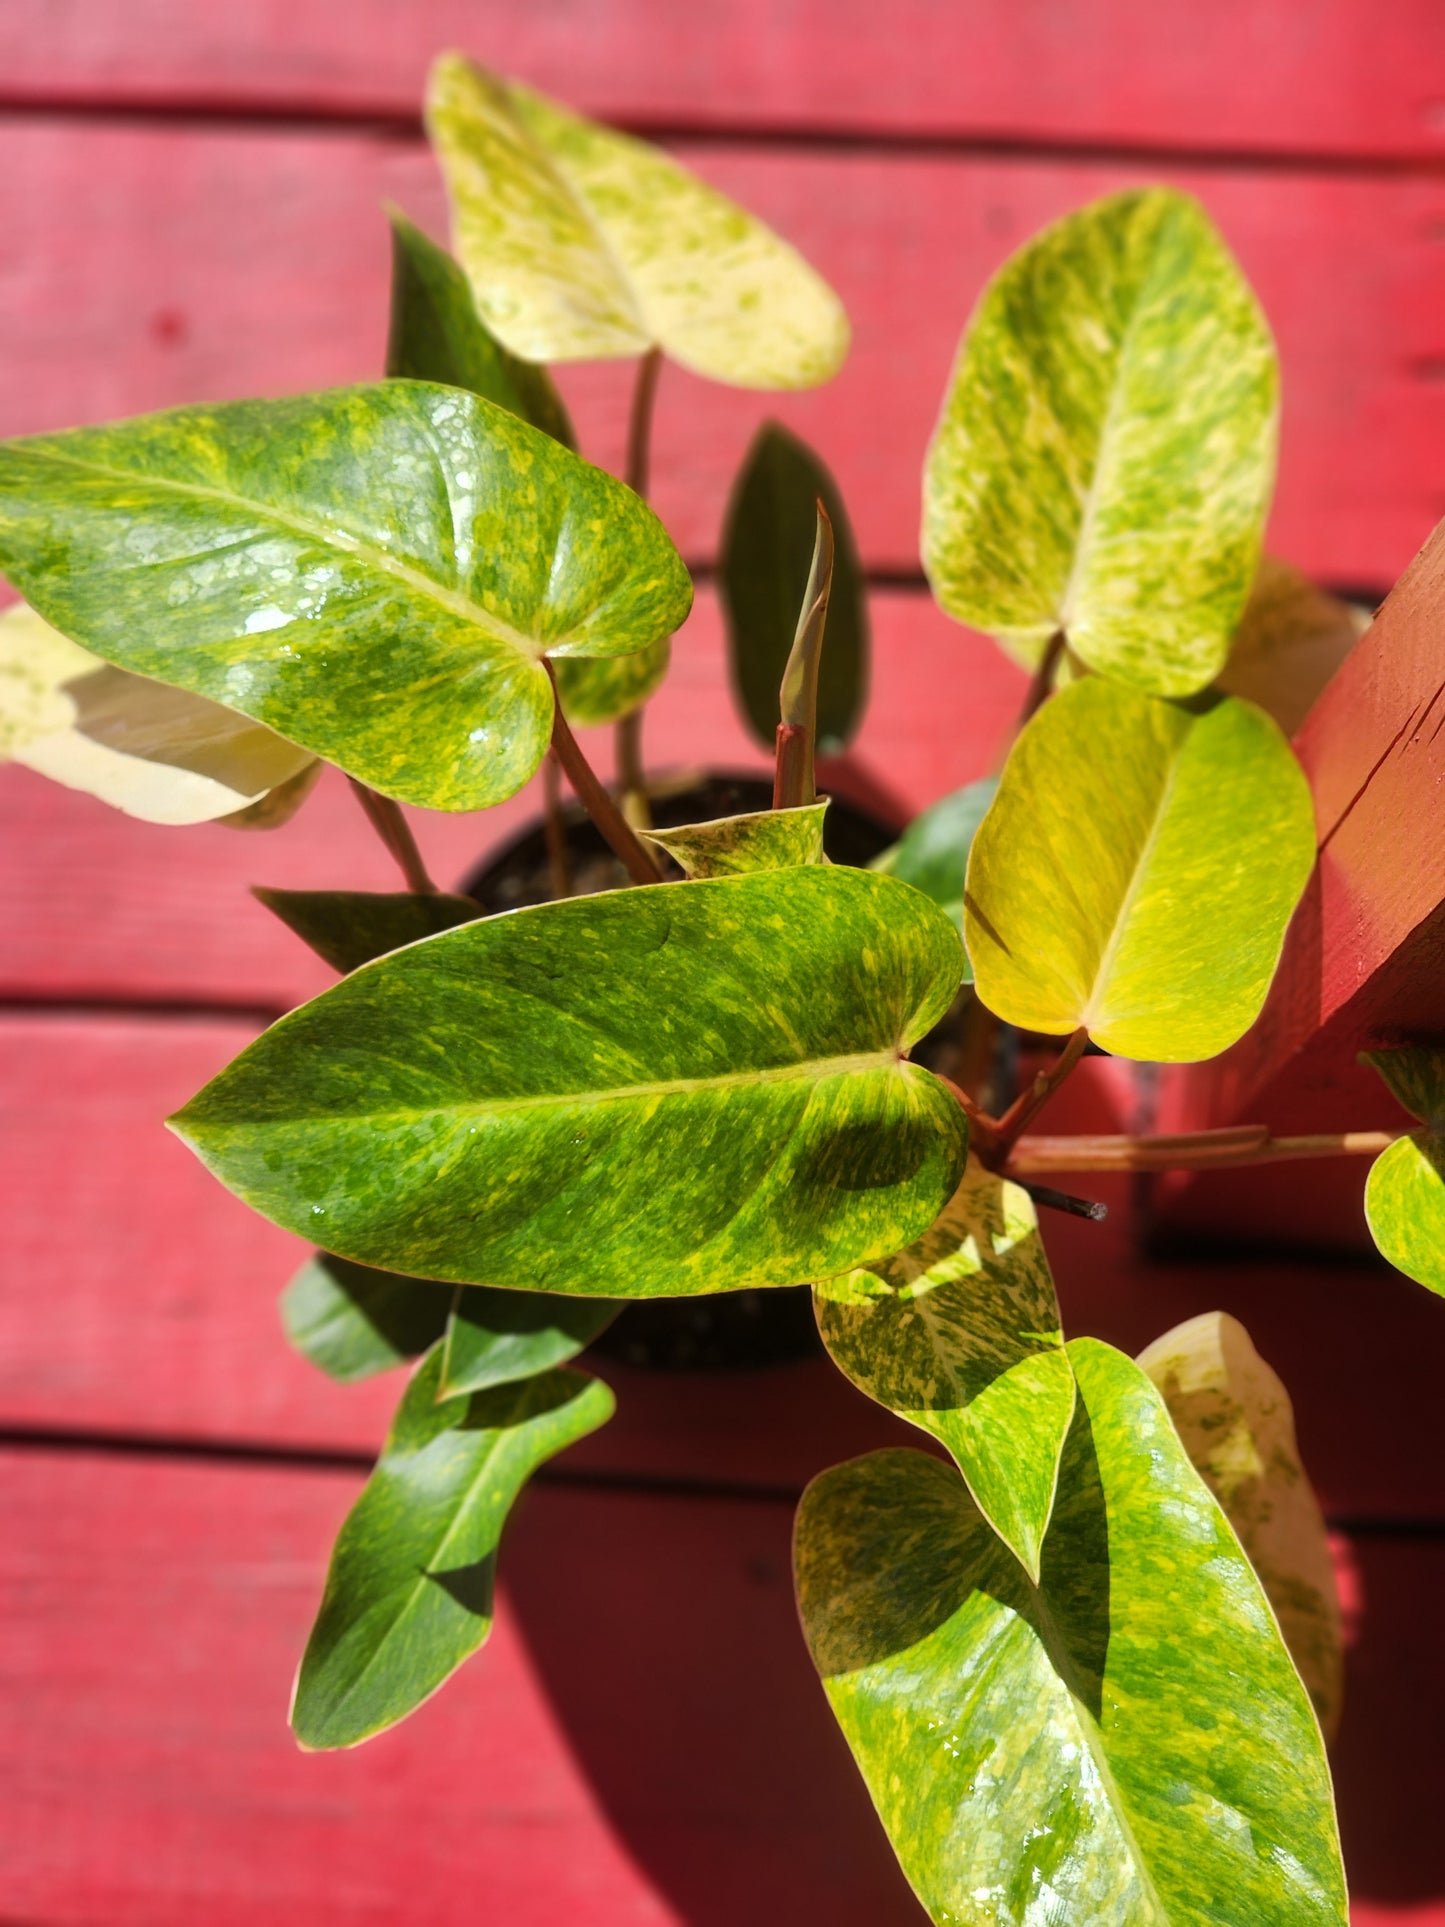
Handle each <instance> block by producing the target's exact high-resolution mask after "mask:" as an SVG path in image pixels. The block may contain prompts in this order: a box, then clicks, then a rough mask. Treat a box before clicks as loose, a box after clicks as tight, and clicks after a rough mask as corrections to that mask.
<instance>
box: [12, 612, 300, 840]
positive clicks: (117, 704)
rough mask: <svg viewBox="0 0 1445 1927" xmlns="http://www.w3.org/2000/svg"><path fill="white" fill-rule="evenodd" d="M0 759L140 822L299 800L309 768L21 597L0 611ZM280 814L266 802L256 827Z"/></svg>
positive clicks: (253, 728) (260, 731)
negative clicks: (103, 651)
mask: <svg viewBox="0 0 1445 1927" xmlns="http://www.w3.org/2000/svg"><path fill="white" fill-rule="evenodd" d="M3 757H8V758H9V759H10V760H12V761H14V762H17V763H23V764H24V765H25V766H26V767H27V768H29V769H33V770H35V771H37V772H38V773H39V774H40V775H41V776H48V777H50V778H51V780H52V781H53V782H56V783H63V784H64V785H65V787H66V788H67V789H73V790H83V791H84V792H85V794H86V795H87V796H94V797H98V798H99V800H100V801H101V802H102V803H109V804H110V805H111V807H112V808H113V809H118V810H122V811H124V813H125V814H126V815H127V816H134V817H139V818H140V820H141V821H142V822H144V823H169V824H183V823H210V822H214V821H215V820H217V819H218V818H219V819H225V818H226V817H230V816H233V815H235V814H236V813H238V812H243V811H244V812H250V811H252V810H254V808H255V807H256V805H258V804H259V803H261V802H263V801H265V800H266V799H268V798H270V797H274V796H275V795H276V793H277V791H278V790H285V789H288V786H290V793H289V794H288V795H287V797H286V798H285V799H284V800H285V801H286V802H288V803H291V802H292V801H293V798H294V804H299V803H300V801H301V798H302V796H304V794H305V793H306V790H308V789H309V788H310V786H311V783H312V782H313V781H314V780H315V776H316V773H317V765H316V761H315V758H314V757H312V756H310V755H309V754H308V753H307V752H306V751H305V750H304V749H297V747H296V745H295V744H294V743H288V742H284V741H283V740H282V738H281V737H279V736H276V735H274V734H273V733H272V732H271V731H270V730H269V729H265V728H263V727H262V726H261V725H260V724H259V723H253V722H251V721H250V720H249V719H248V718H247V717H245V716H238V715H237V714H236V712H235V710H234V709H224V708H222V706H221V705H220V704H219V703H213V702H208V701H207V699H206V698H205V697H204V696H192V695H188V694H187V693H186V692H185V691H184V690H180V689H168V688H167V687H166V686H165V684H164V683H159V682H152V681H151V680H150V679H149V678H148V677H145V676H133V675H130V674H129V673H128V672H127V671H126V670H124V669H115V668H112V666H111V665H110V664H109V663H108V662H102V661H101V659H100V657H99V656H93V655H91V653H90V651H89V650H87V649H82V648H81V647H80V645H79V643H75V642H72V641H71V640H70V639H69V637H68V636H63V635H61V633H60V631H59V630H58V629H53V628H52V627H51V626H50V624H49V623H48V622H46V621H45V620H44V618H43V617H42V616H39V615H37V614H36V612H35V610H34V609H28V608H27V607H26V606H25V604H24V603H23V602H18V603H16V604H15V605H14V606H13V607H12V608H9V609H7V610H5V612H4V614H3V615H0V758H3ZM301 779H304V786H303V787H301V793H300V795H296V794H295V789H296V787H297V786H298V785H299V784H300V782H301ZM293 806H294V805H293ZM291 813H292V810H291V809H290V808H286V809H284V810H283V809H282V808H280V807H278V806H277V805H275V804H273V805H272V808H271V810H270V811H269V812H268V815H267V819H266V827H271V826H272V825H273V824H275V823H277V822H280V821H284V820H285V819H286V817H289V816H290V815H291ZM252 820H253V821H254V820H255V819H254V818H253V819H252Z"/></svg>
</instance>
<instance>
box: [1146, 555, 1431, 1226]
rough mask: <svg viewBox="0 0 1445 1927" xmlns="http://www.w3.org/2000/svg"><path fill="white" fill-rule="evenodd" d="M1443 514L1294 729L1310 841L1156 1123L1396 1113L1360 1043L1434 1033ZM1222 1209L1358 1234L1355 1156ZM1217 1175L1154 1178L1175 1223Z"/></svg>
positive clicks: (1295, 1122)
mask: <svg viewBox="0 0 1445 1927" xmlns="http://www.w3.org/2000/svg"><path fill="white" fill-rule="evenodd" d="M1442 607H1445V529H1441V530H1437V531H1436V533H1435V534H1434V535H1433V536H1432V537H1431V539H1430V541H1429V542H1428V543H1427V544H1426V546H1425V548H1424V549H1423V550H1422V551H1421V553H1420V555H1419V556H1418V557H1417V558H1416V560H1415V561H1414V562H1413V563H1412V564H1411V566H1410V568H1409V570H1408V571H1407V572H1406V574H1405V575H1404V576H1403V577H1402V579H1401V581H1400V583H1399V585H1398V587H1397V588H1396V589H1395V590H1394V592H1393V594H1392V595H1391V596H1390V598H1389V599H1388V601H1387V602H1386V603H1385V605H1384V607H1383V608H1382V610H1381V611H1380V614H1379V616H1378V617H1377V618H1376V620H1375V623H1374V625H1373V626H1372V628H1371V629H1370V631H1369V632H1368V634H1367V635H1366V636H1365V637H1364V638H1363V640H1362V641H1361V642H1360V643H1359V645H1358V646H1357V647H1356V648H1355V650H1354V651H1353V652H1352V653H1351V655H1350V656H1349V658H1348V659H1347V661H1346V662H1345V664H1344V666H1343V668H1342V669H1341V670H1340V672H1339V674H1338V675H1337V676H1336V677H1335V678H1334V680H1333V682H1332V683H1331V684H1330V686H1329V688H1328V689H1327V690H1326V692H1325V694H1324V695H1323V696H1322V697H1321V699H1320V700H1319V702H1318V703H1317V704H1316V705H1315V707H1314V709H1313V710H1312V712H1311V713H1310V715H1309V716H1308V717H1307V718H1306V719H1305V723H1304V725H1303V727H1302V729H1301V730H1300V733H1299V736H1298V738H1297V740H1296V747H1297V749H1298V751H1299V754H1300V758H1301V761H1302V762H1303V764H1304V768H1305V770H1306V772H1307V774H1308V776H1309V778H1310V784H1311V787H1312V789H1313V791H1314V798H1315V817H1316V826H1317V832H1318V837H1319V843H1320V857H1319V862H1318V864H1317V866H1316V870H1315V874H1314V877H1313V878H1312V880H1311V883H1310V887H1309V889H1308V891H1307V892H1306V895H1305V898H1304V901H1303V903H1302V904H1301V906H1300V908H1299V910H1298V912H1297V913H1296V915H1295V919H1294V922H1293V924H1292V925H1291V927H1290V932H1289V937H1288V940H1287V943H1286V946H1285V953H1284V957H1283V959H1282V961H1281V964H1280V969H1279V974H1278V976H1277V978H1276V980H1275V984H1274V988H1273V989H1272V991H1271V994H1270V998H1269V1001H1268V1004H1267V1005H1266V1007H1265V1010H1264V1013H1263V1014H1262V1016H1261V1018H1260V1020H1259V1022H1258V1023H1257V1024H1256V1025H1255V1026H1254V1028H1253V1029H1252V1030H1251V1031H1250V1032H1249V1034H1248V1035H1247V1036H1246V1037H1244V1038H1243V1039H1242V1040H1241V1041H1240V1043H1239V1044H1237V1045H1236V1046H1235V1047H1234V1049H1233V1050H1231V1051H1229V1052H1227V1053H1226V1054H1225V1055H1224V1056H1223V1057H1221V1058H1219V1059H1217V1060H1216V1061H1215V1062H1214V1063H1212V1064H1206V1065H1201V1066H1198V1067H1197V1068H1191V1069H1182V1070H1177V1071H1174V1072H1172V1073H1169V1074H1168V1075H1167V1076H1166V1079H1165V1082H1164V1085H1163V1089H1162V1095H1161V1114H1160V1125H1161V1128H1163V1129H1166V1130H1198V1129H1202V1128H1207V1127H1208V1126H1211V1125H1221V1124H1232V1123H1235V1122H1240V1121H1243V1120H1245V1119H1246V1118H1248V1119H1249V1120H1250V1121H1253V1120H1255V1119H1259V1120H1260V1121H1263V1122H1265V1123H1268V1124H1271V1125H1273V1126H1274V1128H1275V1129H1276V1130H1279V1131H1328V1130H1350V1129H1361V1130H1364V1129H1372V1128H1376V1127H1390V1126H1398V1125H1401V1124H1403V1123H1404V1122H1405V1114H1404V1112H1403V1111H1401V1109H1400V1108H1399V1106H1398V1105H1397V1104H1396V1103H1395V1102H1394V1100H1393V1099H1392V1098H1391V1097H1390V1096H1389V1095H1388V1093H1387V1092H1386V1091H1385V1089H1384V1087H1383V1085H1382V1084H1381V1083H1380V1080H1379V1079H1378V1077H1377V1076H1376V1075H1375V1073H1374V1072H1373V1071H1372V1070H1369V1069H1367V1068H1365V1067H1363V1066H1361V1065H1359V1064H1358V1063H1357V1062H1356V1057H1357V1053H1358V1052H1360V1051H1361V1050H1365V1049H1369V1048H1373V1047H1374V1046H1376V1045H1380V1044H1387V1043H1390V1042H1394V1041H1400V1040H1401V1039H1403V1038H1406V1037H1410V1036H1416V1037H1431V1036H1438V1035H1441V1034H1445V903H1442V898H1445V820H1442V816H1441V811H1440V808H1439V796H1440V792H1441V788H1442V785H1445V720H1442V718H1445V653H1442V649H1441V610H1442ZM1236 1175H1237V1176H1240V1177H1242V1178H1243V1180H1244V1181H1243V1182H1242V1183H1239V1184H1237V1185H1235V1186H1234V1187H1232V1190H1231V1194H1230V1195H1231V1200H1232V1202H1231V1209H1230V1216H1229V1223H1230V1227H1231V1229H1233V1230H1235V1231H1248V1232H1250V1233H1253V1234H1255V1235H1257V1236H1260V1237H1266V1236H1280V1235H1286V1236H1296V1237H1298V1236H1306V1237H1309V1238H1312V1239H1313V1240H1314V1241H1315V1242H1318V1243H1354V1244H1363V1243H1364V1242H1366V1234H1365V1229H1364V1220H1363V1213H1362V1211H1361V1210H1360V1208H1359V1198H1360V1195H1361V1191H1362V1187H1363V1183H1364V1168H1363V1166H1362V1165H1355V1166H1352V1167H1348V1168H1346V1167H1343V1166H1338V1165H1337V1166H1334V1167H1330V1168H1329V1169H1328V1172H1327V1175H1325V1176H1324V1177H1322V1176H1321V1174H1320V1172H1319V1170H1318V1169H1317V1168H1313V1167H1296V1168H1295V1170H1294V1171H1292V1172H1286V1171H1283V1170H1280V1169H1275V1170H1272V1171H1260V1172H1255V1173H1251V1174H1247V1175H1246V1174H1236ZM1220 1196H1221V1191H1220V1187H1219V1183H1218V1181H1217V1179H1216V1178H1215V1177H1214V1176H1212V1175H1211V1176H1209V1177H1202V1176H1201V1177H1197V1178H1183V1177H1179V1178H1172V1179H1170V1180H1169V1181H1168V1182H1167V1183H1166V1184H1164V1185H1163V1186H1161V1187H1160V1192H1159V1202H1160V1210H1161V1216H1162V1218H1163V1220H1164V1222H1165V1223H1166V1224H1168V1225H1169V1226H1170V1227H1171V1228H1173V1229H1174V1230H1176V1231H1180V1232H1182V1231H1184V1230H1186V1229H1188V1230H1190V1231H1193V1230H1195V1229H1197V1228H1201V1227H1206V1226H1208V1225H1209V1224H1210V1223H1211V1222H1213V1221H1217V1206H1218V1202H1219V1199H1220Z"/></svg>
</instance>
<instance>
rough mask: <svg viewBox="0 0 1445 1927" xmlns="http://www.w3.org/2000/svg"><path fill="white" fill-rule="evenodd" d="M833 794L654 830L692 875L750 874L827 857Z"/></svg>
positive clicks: (653, 836)
mask: <svg viewBox="0 0 1445 1927" xmlns="http://www.w3.org/2000/svg"><path fill="white" fill-rule="evenodd" d="M827 810H828V799H827V797H826V796H825V797H822V798H821V799H820V800H819V801H818V802H816V803H804V804H801V805H800V806H799V807H798V808H797V809H791V810H754V811H752V812H750V813H749V814H748V815H747V816H719V817H715V818H714V819H713V821H712V822H711V823H681V824H679V825H678V826H677V827H676V828H675V829H671V830H648V831H646V832H645V833H644V834H643V839H642V840H643V842H644V843H655V844H656V845H657V847H658V849H659V850H665V851H666V852H667V854H668V855H669V856H670V857H671V858H672V860H673V862H674V863H676V864H678V865H679V866H680V868H681V869H682V870H683V871H684V872H685V873H686V875H688V876H690V877H734V876H746V875H747V874H748V873H749V871H752V870H789V869H794V868H796V867H797V865H799V864H802V863H821V862H822V861H823V818H824V816H825V815H826V814H827Z"/></svg>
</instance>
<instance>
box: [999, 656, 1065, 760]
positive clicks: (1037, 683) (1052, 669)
mask: <svg viewBox="0 0 1445 1927" xmlns="http://www.w3.org/2000/svg"><path fill="white" fill-rule="evenodd" d="M1063 653H1064V632H1063V630H1062V629H1055V631H1054V633H1053V634H1052V635H1051V636H1050V637H1049V639H1048V641H1047V642H1046V643H1045V644H1044V653H1043V654H1042V655H1041V656H1040V657H1039V666H1038V668H1037V669H1036V670H1035V671H1034V673H1033V675H1032V676H1031V677H1030V678H1029V686H1028V688H1027V689H1026V690H1025V692H1024V700H1023V706H1022V707H1021V708H1020V710H1019V713H1018V721H1017V722H1016V723H1015V724H1014V726H1013V734H1012V736H1010V738H1009V747H1010V748H1012V747H1013V745H1014V744H1015V743H1016V742H1017V741H1018V739H1019V737H1020V736H1022V734H1023V733H1024V730H1025V729H1026V728H1027V727H1028V725H1029V724H1030V723H1031V722H1032V721H1033V719H1034V717H1035V716H1036V715H1037V714H1038V712H1039V711H1040V710H1041V709H1042V708H1043V706H1044V704H1045V702H1046V701H1047V700H1048V698H1049V695H1050V693H1051V691H1052V690H1053V686H1054V676H1055V674H1056V673H1057V671H1058V667H1059V658H1060V656H1062V655H1063Z"/></svg>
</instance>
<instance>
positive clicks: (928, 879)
mask: <svg viewBox="0 0 1445 1927" xmlns="http://www.w3.org/2000/svg"><path fill="white" fill-rule="evenodd" d="M997 794H998V778H997V777H996V776H982V777H980V778H979V780H978V781H977V782H976V783H965V784H964V786H963V788H962V789H959V790H953V791H951V792H950V793H949V794H948V795H947V796H943V797H940V798H939V800H938V801H937V802H936V803H932V804H930V805H929V807H928V808H927V809H926V810H924V811H923V812H922V814H921V815H919V816H915V817H914V819H913V821H912V822H911V823H910V824H909V826H908V828H907V829H906V830H905V831H904V832H903V834H902V836H901V837H899V839H898V841H897V842H896V843H895V844H894V845H893V846H892V848H891V849H887V850H885V851H884V852H883V854H882V856H880V857H879V858H878V859H877V860H876V861H875V862H874V863H873V865H872V866H871V867H872V868H873V869H875V870H879V871H881V872H882V873H883V875H884V876H890V877H898V878H900V879H901V880H902V881H903V882H904V883H911V884H912V885H913V887H914V889H915V890H921V891H922V892H923V894H924V896H926V897H932V898H933V901H934V902H935V903H936V904H937V905H938V907H939V908H940V909H941V910H946V911H947V912H948V914H949V916H951V917H952V918H953V921H954V922H955V923H956V924H957V925H958V928H959V931H960V933H962V930H963V879H964V873H965V871H966V870H967V868H968V853H969V851H970V850H971V849H972V847H973V839H974V833H975V831H976V830H977V829H978V826H979V824H980V823H982V821H983V819H984V816H985V815H986V814H987V811H988V807H989V804H990V803H992V801H993V799H994V797H995V796H996V795H997ZM965 981H966V982H969V983H971V982H972V981H973V971H972V968H971V967H970V969H969V970H968V972H967V973H966V977H965Z"/></svg>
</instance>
